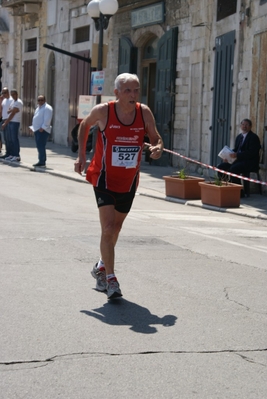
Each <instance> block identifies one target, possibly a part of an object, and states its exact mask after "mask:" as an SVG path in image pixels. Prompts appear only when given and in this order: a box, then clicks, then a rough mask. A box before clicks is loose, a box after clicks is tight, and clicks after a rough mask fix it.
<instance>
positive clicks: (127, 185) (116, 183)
mask: <svg viewBox="0 0 267 399" xmlns="http://www.w3.org/2000/svg"><path fill="white" fill-rule="evenodd" d="M115 104H116V102H115V101H111V102H109V104H108V120H107V124H106V127H105V128H104V130H103V131H100V130H98V134H97V142H96V148H95V154H94V157H93V159H92V161H91V163H90V165H89V168H88V169H87V173H86V179H87V180H88V181H89V182H90V183H91V184H92V185H93V186H94V187H98V188H105V189H108V190H111V191H115V192H118V193H126V192H129V191H130V190H131V188H132V186H133V184H136V186H137V185H138V178H139V169H140V162H141V156H142V149H143V142H144V136H145V133H146V132H145V123H144V119H143V114H142V109H141V104H140V103H137V104H136V109H135V118H134V121H133V123H132V124H131V125H124V124H123V123H122V122H121V121H120V120H119V119H118V117H117V114H116V106H115Z"/></svg>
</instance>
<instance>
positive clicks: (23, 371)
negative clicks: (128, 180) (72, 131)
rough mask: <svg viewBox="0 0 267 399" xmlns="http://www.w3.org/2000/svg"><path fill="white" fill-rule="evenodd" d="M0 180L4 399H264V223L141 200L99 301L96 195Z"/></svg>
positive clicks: (72, 187)
mask: <svg viewBox="0 0 267 399" xmlns="http://www.w3.org/2000/svg"><path fill="white" fill-rule="evenodd" d="M0 167H1V169H0V170H1V172H2V173H1V174H0V186H1V192H0V203H1V266H0V273H1V279H0V297H1V305H0V306H1V309H0V312H1V324H0V325H1V327H0V372H1V377H0V398H1V399H15V398H16V399H22V398H23V399H25V398H26V399H54V398H64V399H79V398H81V399H88V398H90V399H91V398H92V399H94V398H99V397H100V398H102V397H103V398H104V397H105V398H110V399H113V398H114V399H115V398H116V399H118V398H127V399H128V398H130V399H132V398H142V399H150V398H156V399H157V398H164V399H165V398H167V399H168V398H180V399H191V398H192V399H195V398H197V399H225V398H227V399H254V398H255V399H256V398H257V399H264V398H266V392H267V378H266V366H267V359H266V351H267V334H266V331H267V322H266V319H267V317H266V313H267V312H266V307H267V305H266V304H267V289H266V287H267V273H266V269H267V264H266V253H267V246H266V243H267V229H266V227H267V221H266V220H258V219H250V218H245V217H242V216H236V215H232V214H225V213H218V212H216V213H215V212H212V211H209V210H205V209H202V208H195V207H187V206H184V205H181V204H175V203H170V202H165V201H161V200H158V199H154V198H149V197H145V196H141V195H137V196H136V199H135V202H134V206H133V208H132V211H131V213H130V214H129V216H128V218H127V219H126V222H125V225H124V227H123V230H122V233H121V236H120V239H119V241H118V245H117V251H116V274H117V277H118V279H119V281H120V285H121V289H122V292H123V298H122V299H120V300H117V301H113V302H108V301H107V298H106V295H105V294H104V293H99V292H97V291H95V290H94V280H93V279H92V277H91V275H90V270H91V268H92V266H93V264H94V263H95V262H96V261H97V260H98V257H99V250H98V247H99V234H100V228H99V223H98V212H97V210H96V205H95V199H94V196H93V192H92V188H91V187H90V186H89V185H87V184H81V183H79V182H75V181H71V180H67V179H61V178H59V177H56V176H51V175H49V174H40V173H35V172H31V171H30V170H28V169H23V168H10V167H9V166H7V165H4V164H1V165H0Z"/></svg>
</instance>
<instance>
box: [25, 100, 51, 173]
mask: <svg viewBox="0 0 267 399" xmlns="http://www.w3.org/2000/svg"><path fill="white" fill-rule="evenodd" d="M37 101H38V107H37V108H36V110H35V112H34V116H33V119H32V126H30V128H31V130H32V131H33V132H34V137H35V142H36V147H37V151H38V159H39V161H38V162H37V163H35V164H34V165H33V166H34V167H36V166H39V167H41V168H44V167H45V166H46V149H45V148H46V143H47V139H48V137H49V134H50V133H51V125H50V124H51V120H52V116H53V108H52V107H51V105H49V104H47V102H46V99H45V96H43V95H40V96H38V99H37Z"/></svg>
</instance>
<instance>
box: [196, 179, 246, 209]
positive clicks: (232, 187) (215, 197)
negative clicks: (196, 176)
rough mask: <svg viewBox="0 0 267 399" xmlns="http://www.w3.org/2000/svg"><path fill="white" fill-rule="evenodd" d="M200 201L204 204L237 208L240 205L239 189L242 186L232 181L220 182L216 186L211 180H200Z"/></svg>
mask: <svg viewBox="0 0 267 399" xmlns="http://www.w3.org/2000/svg"><path fill="white" fill-rule="evenodd" d="M199 186H200V188H201V201H202V203H203V204H206V205H213V206H217V207H220V208H238V207H239V205H240V191H241V190H242V188H243V186H242V185H240V184H233V183H227V184H226V183H224V182H223V183H222V186H217V185H216V184H214V183H211V182H200V183H199Z"/></svg>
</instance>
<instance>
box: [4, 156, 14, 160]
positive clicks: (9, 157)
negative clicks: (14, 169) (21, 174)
mask: <svg viewBox="0 0 267 399" xmlns="http://www.w3.org/2000/svg"><path fill="white" fill-rule="evenodd" d="M12 158H14V156H13V155H9V156H8V157H6V158H5V160H6V161H11V159H12Z"/></svg>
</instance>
